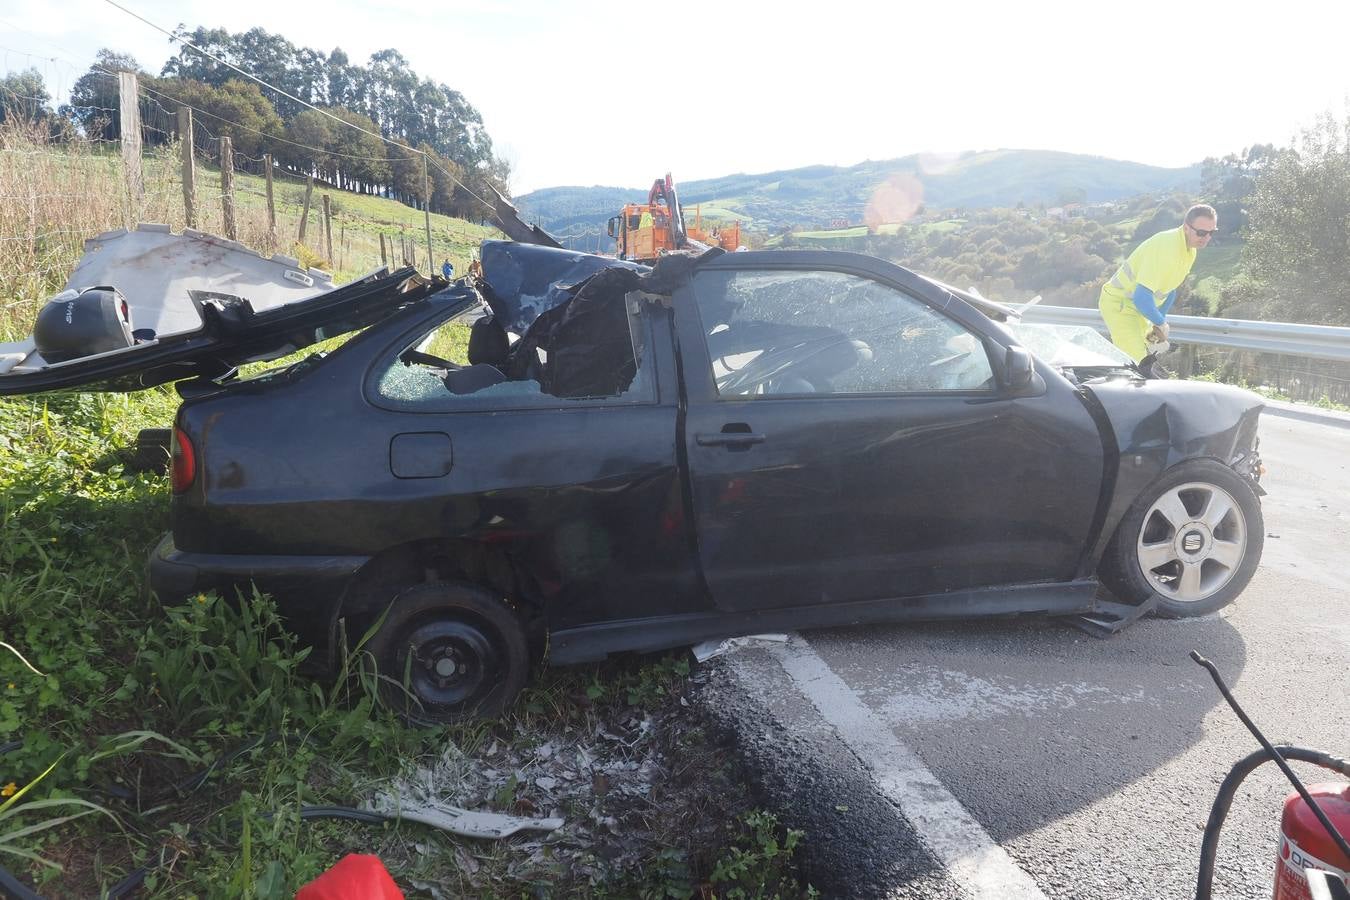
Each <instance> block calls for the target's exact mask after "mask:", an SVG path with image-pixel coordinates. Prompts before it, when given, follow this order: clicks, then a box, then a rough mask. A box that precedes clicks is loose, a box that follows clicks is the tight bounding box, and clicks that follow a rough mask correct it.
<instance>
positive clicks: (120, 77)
mask: <svg viewBox="0 0 1350 900" xmlns="http://www.w3.org/2000/svg"><path fill="white" fill-rule="evenodd" d="M117 96H118V103H119V105H120V107H121V114H120V117H119V125H120V129H121V139H122V163H123V165H124V166H125V168H126V175H127V205H126V213H127V227H128V228H134V227H135V226H136V223H137V222H139V221H140V218H141V205H142V204H143V203H144V202H145V181H144V179H142V177H141V103H140V95H139V94H138V93H137V90H136V73H135V72H118V73H117Z"/></svg>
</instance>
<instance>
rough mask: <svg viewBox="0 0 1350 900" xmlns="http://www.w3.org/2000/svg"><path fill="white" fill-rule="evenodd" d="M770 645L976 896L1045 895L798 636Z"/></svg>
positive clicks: (986, 899)
mask: <svg viewBox="0 0 1350 900" xmlns="http://www.w3.org/2000/svg"><path fill="white" fill-rule="evenodd" d="M767 649H768V651H769V652H770V653H771V654H773V656H774V657H775V658H777V660H778V662H779V664H780V665H782V667H783V670H784V671H785V672H787V673H788V675H789V676H791V677H792V679H793V681H795V682H796V683H797V687H798V688H799V689H800V690H801V692H802V693H803V694H804V695H805V696H806V697H807V698H808V699H810V701H811V702H812V703H813V704H815V707H816V709H817V710H819V711H820V714H821V715H822V716H823V717H824V718H825V721H827V722H829V723H830V725H832V726H834V728H835V730H836V731H837V732H838V733H839V736H840V737H841V738H842V739H843V741H844V743H845V744H847V745H848V746H849V748H850V749H851V750H852V751H853V752H854V753H855V754H857V756H858V758H859V759H860V760H861V761H862V762H863V764H864V765H866V766H867V768H868V769H870V770H871V772H872V776H873V779H874V780H875V781H876V784H877V786H878V787H879V788H880V789H881V792H882V794H884V795H885V796H886V797H887V798H888V799H890V800H891V802H893V803H894V804H895V805H896V806H898V807H899V808H900V812H901V813H902V814H903V815H904V817H905V818H906V819H908V820H909V822H910V824H911V825H913V826H914V830H915V832H916V834H917V835H918V837H919V840H920V841H922V842H923V844H924V845H925V846H926V847H927V848H928V849H929V850H930V851H931V852H932V853H933V855H934V856H936V857H937V858H938V860H939V861H941V863H942V864H943V865H944V866H946V867H947V869H948V871H949V872H950V874H951V877H952V880H953V881H954V882H955V883H956V884H957V885H958V886H959V887H961V888H962V889H964V890H965V891H967V892H969V893H970V895H971V896H972V897H973V898H975V900H1046V896H1045V894H1044V893H1042V892H1041V889H1040V887H1039V886H1038V885H1037V884H1036V882H1035V881H1034V880H1033V879H1032V878H1031V876H1030V875H1028V874H1027V873H1026V872H1023V871H1022V870H1021V869H1019V868H1018V867H1017V864H1016V863H1014V862H1013V860H1012V858H1011V857H1009V856H1008V854H1007V853H1006V852H1004V850H1003V848H1002V847H1000V846H999V845H998V844H997V843H995V842H994V840H993V838H991V837H989V834H988V832H986V831H985V830H984V828H983V827H982V826H981V825H980V823H979V822H977V821H975V818H974V817H973V816H972V815H971V814H970V813H969V812H968V811H967V810H966V808H965V807H964V806H962V805H961V803H960V801H958V800H957V799H956V798H955V797H953V796H952V794H951V792H950V791H948V790H947V789H946V788H945V787H944V786H943V785H942V782H940V781H938V779H937V776H935V775H934V774H933V773H932V772H930V771H929V770H928V767H927V766H925V765H924V764H923V760H921V759H919V757H918V755H917V754H915V753H914V751H913V750H911V749H909V748H908V747H906V746H905V745H904V744H902V743H901V742H900V741H899V739H897V738H896V736H895V733H894V732H893V731H891V729H890V728H889V727H887V726H886V725H885V724H884V723H883V722H882V721H881V720H880V719H878V718H877V717H876V716H875V715H874V714H873V713H872V711H871V710H870V709H868V708H867V706H866V705H865V704H864V703H863V702H862V701H861V700H860V699H859V698H858V695H857V694H855V693H854V692H853V689H852V688H850V687H849V686H848V685H847V684H845V683H844V680H843V679H842V678H840V677H839V676H838V675H836V674H835V673H834V671H833V670H831V669H830V667H829V666H828V665H826V664H825V661H824V660H823V659H821V658H820V657H819V656H817V655H816V652H815V651H814V650H812V649H811V645H810V644H808V643H807V642H806V641H805V640H803V639H802V638H801V637H797V636H794V637H793V638H792V640H791V641H790V642H789V643H787V644H773V645H769V646H768V647H767Z"/></svg>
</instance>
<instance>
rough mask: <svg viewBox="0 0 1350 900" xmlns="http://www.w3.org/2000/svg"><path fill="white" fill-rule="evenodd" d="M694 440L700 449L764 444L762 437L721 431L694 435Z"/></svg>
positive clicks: (742, 432) (739, 432) (748, 433)
mask: <svg viewBox="0 0 1350 900" xmlns="http://www.w3.org/2000/svg"><path fill="white" fill-rule="evenodd" d="M694 440H695V441H697V442H698V445H699V446H700V447H749V446H750V445H751V444H762V443H764V435H762V434H754V433H752V432H748V431H722V432H718V433H716V434H696V435H694Z"/></svg>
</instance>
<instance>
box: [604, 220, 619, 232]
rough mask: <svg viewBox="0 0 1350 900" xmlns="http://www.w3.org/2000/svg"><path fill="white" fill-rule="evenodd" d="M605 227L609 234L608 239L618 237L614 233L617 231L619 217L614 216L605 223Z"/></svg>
mask: <svg viewBox="0 0 1350 900" xmlns="http://www.w3.org/2000/svg"><path fill="white" fill-rule="evenodd" d="M605 227H606V230H607V231H608V232H609V236H610V237H618V235H617V234H615V233H614V232H615V231H617V230H618V228H619V217H618V216H614V217H613V218H611V219H610V220H609V221H608V222H606V223H605Z"/></svg>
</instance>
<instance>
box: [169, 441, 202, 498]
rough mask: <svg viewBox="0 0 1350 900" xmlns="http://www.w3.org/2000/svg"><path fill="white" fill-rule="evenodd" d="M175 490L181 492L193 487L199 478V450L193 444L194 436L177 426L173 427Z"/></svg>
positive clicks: (177, 492)
mask: <svg viewBox="0 0 1350 900" xmlns="http://www.w3.org/2000/svg"><path fill="white" fill-rule="evenodd" d="M171 449H172V451H173V492H174V493H175V494H181V493H183V491H186V490H187V489H188V488H190V487H192V482H193V481H195V480H196V479H197V451H196V450H195V449H194V448H193V446H192V438H190V437H188V436H187V432H185V431H184V430H183V429H181V428H179V427H177V426H175V427H174V429H173V445H172V448H171Z"/></svg>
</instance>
